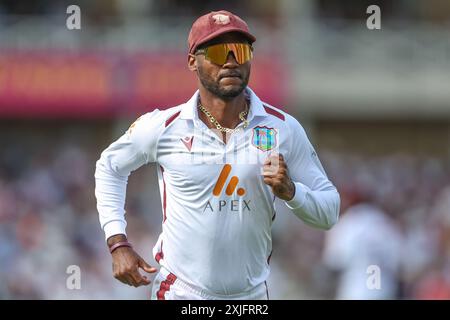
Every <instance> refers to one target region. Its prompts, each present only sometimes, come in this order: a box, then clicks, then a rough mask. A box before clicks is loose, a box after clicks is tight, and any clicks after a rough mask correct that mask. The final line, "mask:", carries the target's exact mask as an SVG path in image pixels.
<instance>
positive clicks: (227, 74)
mask: <svg viewBox="0 0 450 320" xmlns="http://www.w3.org/2000/svg"><path fill="white" fill-rule="evenodd" d="M225 77H238V78H241V79H242V76H241V73H240V72H239V71H227V72H224V73H222V74H221V75H219V80H220V79H222V78H225Z"/></svg>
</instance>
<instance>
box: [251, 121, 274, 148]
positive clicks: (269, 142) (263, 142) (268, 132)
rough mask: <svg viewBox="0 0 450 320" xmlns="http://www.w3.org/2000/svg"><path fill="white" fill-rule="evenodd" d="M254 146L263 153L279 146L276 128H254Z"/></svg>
mask: <svg viewBox="0 0 450 320" xmlns="http://www.w3.org/2000/svg"><path fill="white" fill-rule="evenodd" d="M252 144H253V145H254V146H255V147H256V148H258V149H260V150H262V151H269V150H272V149H273V148H275V146H276V145H277V132H276V131H275V129H274V128H268V127H265V126H264V127H260V126H258V127H254V128H253V136H252Z"/></svg>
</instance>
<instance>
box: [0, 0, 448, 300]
mask: <svg viewBox="0 0 450 320" xmlns="http://www.w3.org/2000/svg"><path fill="white" fill-rule="evenodd" d="M69 4H77V5H79V6H80V8H81V27H82V29H81V30H68V29H67V28H66V19H67V17H68V14H66V8H67V6H68V5H69ZM371 4H377V5H379V6H380V8H381V19H382V29H381V30H373V31H371V30H368V29H367V28H366V19H367V17H368V14H366V8H367V7H368V6H369V5H371ZM222 8H223V9H227V10H230V11H232V12H234V13H237V14H238V15H240V16H242V17H243V18H244V19H246V20H247V21H248V23H249V25H250V28H251V29H252V30H253V32H254V33H255V34H256V36H257V42H256V43H255V61H254V64H253V70H252V79H251V87H252V88H253V89H254V90H255V91H256V92H257V94H259V95H260V96H261V97H262V98H263V99H265V100H266V101H267V102H268V103H270V104H273V105H275V106H277V107H280V108H282V109H284V110H286V111H288V112H290V113H291V114H293V115H294V116H296V117H297V118H298V119H299V121H300V122H301V123H302V124H303V125H304V127H305V128H306V130H307V132H308V134H309V136H310V138H311V140H312V141H313V143H314V145H315V146H316V147H317V151H318V153H319V156H320V158H321V160H322V162H323V164H324V167H325V168H326V170H327V172H328V174H329V176H330V178H331V179H332V181H333V182H334V183H335V184H336V186H337V187H338V189H339V191H340V193H341V198H342V215H341V220H340V222H339V224H338V225H337V226H336V228H335V229H333V230H331V231H328V232H321V231H317V230H314V229H311V228H308V227H306V226H304V225H303V224H302V223H301V221H299V220H298V219H297V218H295V217H294V216H293V215H292V214H291V213H290V212H289V211H287V210H286V208H285V207H284V206H283V205H282V204H281V205H280V203H278V214H277V219H276V220H275V222H274V227H273V237H274V253H273V256H272V259H271V268H272V274H271V277H270V281H269V289H270V293H271V298H273V299H335V298H363V299H364V298H387V299H450V166H449V165H450V162H449V160H450V141H449V140H450V2H449V1H446V0H428V1H425V0H415V1H409V0H408V1H406V0H400V1H389V0H384V1H375V0H373V1H372V0H370V1H368V0H367V1H366V0H347V1H339V2H338V1H333V0H296V1H294V0H292V1H290V0H281V1H275V0H249V1H238V0H229V1H227V2H226V3H224V2H219V1H214V0H206V1H201V2H200V1H193V0H187V1H186V0H184V1H180V0H169V1H156V0H142V1H141V0H111V1H106V0H96V1H88V0H85V1H75V0H74V1H69V2H68V1H50V0H39V1H16V0H1V1H0V146H1V148H0V297H1V298H3V299H35V298H36V299H66V298H67V299H80V298H85V299H100V298H102V299H131V298H133V299H134V298H138V299H146V298H148V296H149V288H139V289H134V288H130V287H127V286H124V285H121V284H120V283H119V282H117V281H116V280H114V279H113V277H112V274H111V259H110V256H109V253H108V251H107V250H106V247H105V243H104V239H103V233H102V232H101V230H100V227H99V223H98V218H97V212H96V208H95V198H94V179H93V174H94V167H95V161H96V160H97V159H98V157H99V155H100V152H101V151H102V150H103V149H104V148H105V147H106V146H107V145H108V144H109V143H110V142H112V141H113V140H114V139H116V138H117V137H118V136H120V135H121V134H122V133H123V132H124V130H126V129H127V128H128V126H129V125H130V123H132V122H133V120H134V119H135V118H137V117H138V116H139V115H140V114H142V113H144V112H146V111H151V110H152V109H154V108H156V107H158V108H166V107H170V106H173V105H176V104H179V103H182V102H183V101H185V100H187V99H188V98H189V97H190V96H191V94H192V92H193V90H194V88H195V82H194V76H193V75H192V74H190V73H189V71H188V69H187V68H186V38H187V34H188V31H189V28H190V26H191V24H192V22H193V21H194V19H195V18H196V17H197V16H199V15H200V14H203V13H206V12H207V11H210V10H217V9H222ZM156 186H157V178H156V174H155V172H154V168H153V167H152V166H149V167H145V168H141V169H140V170H139V171H138V173H137V174H134V175H132V176H131V177H130V181H129V187H128V196H127V219H128V234H129V238H130V239H131V241H132V242H133V243H134V244H135V246H136V247H137V249H138V251H139V252H140V253H141V254H142V255H143V257H145V258H146V259H147V260H149V261H150V262H153V263H155V262H154V261H153V260H152V257H151V248H152V246H153V244H154V242H155V241H156V238H157V235H158V234H159V232H160V229H161V211H160V199H159V193H158V190H157V188H156ZM69 265H78V266H79V267H80V268H81V272H82V273H81V286H82V287H81V290H68V289H67V288H66V279H67V277H68V274H67V273H66V268H67V267H68V266H69ZM369 265H377V266H379V267H380V270H381V279H382V288H381V289H380V290H375V291H373V290H372V291H370V290H367V288H365V287H364V286H365V283H366V279H367V277H368V274H367V273H366V272H367V267H368V266H369Z"/></svg>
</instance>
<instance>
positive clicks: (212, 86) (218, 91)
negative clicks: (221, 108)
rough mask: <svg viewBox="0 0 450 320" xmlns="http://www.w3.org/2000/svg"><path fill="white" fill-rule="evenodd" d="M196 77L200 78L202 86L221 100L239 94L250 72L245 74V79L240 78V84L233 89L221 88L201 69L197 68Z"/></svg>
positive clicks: (246, 82) (229, 98)
mask: <svg viewBox="0 0 450 320" xmlns="http://www.w3.org/2000/svg"><path fill="white" fill-rule="evenodd" d="M198 78H199V79H200V83H201V84H202V85H203V87H205V88H206V90H208V91H209V92H211V93H212V94H213V95H215V96H216V97H219V98H220V99H222V100H225V101H227V100H231V99H233V98H236V97H237V96H239V95H240V94H241V93H242V91H244V89H245V88H246V87H247V85H248V80H249V78H250V72H249V73H248V74H247V77H246V78H245V79H242V80H243V81H242V84H241V85H240V86H239V87H237V88H235V89H223V88H221V87H220V85H219V83H218V82H215V81H213V80H212V79H211V78H209V77H208V76H206V75H204V73H203V72H202V70H201V69H198Z"/></svg>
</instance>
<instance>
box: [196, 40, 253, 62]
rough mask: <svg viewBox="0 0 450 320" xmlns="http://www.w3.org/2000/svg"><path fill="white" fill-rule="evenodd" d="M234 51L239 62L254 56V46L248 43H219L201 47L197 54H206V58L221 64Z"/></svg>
mask: <svg viewBox="0 0 450 320" xmlns="http://www.w3.org/2000/svg"><path fill="white" fill-rule="evenodd" d="M230 52H233V54H234V58H235V59H236V61H237V63H239V64H244V63H246V62H247V61H250V60H251V59H252V58H253V47H252V46H251V45H250V44H248V43H219V44H214V45H211V46H209V47H207V48H204V49H199V50H197V52H196V53H195V54H204V55H205V58H206V60H209V61H211V62H212V63H215V64H218V65H220V66H222V65H224V64H225V62H226V61H227V57H228V54H229V53H230Z"/></svg>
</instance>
